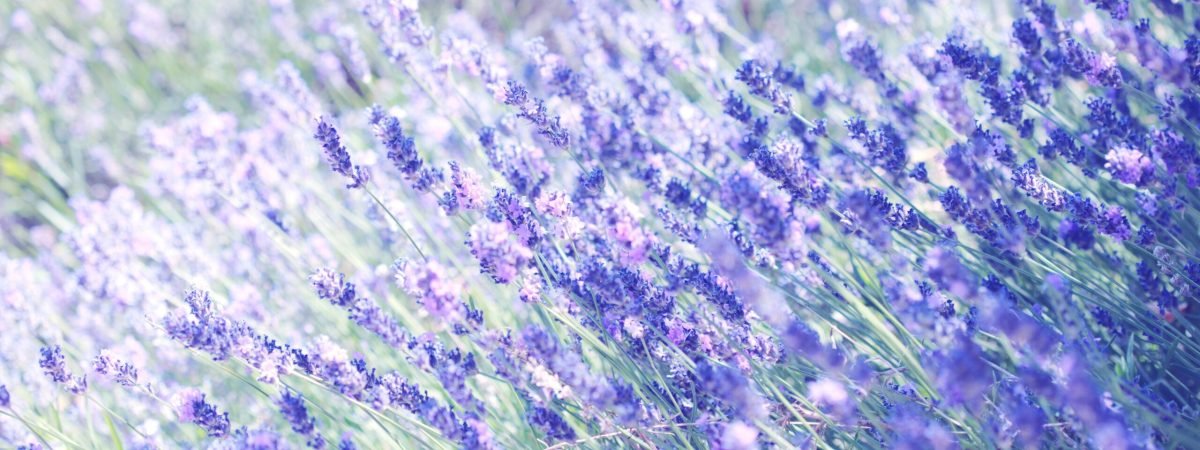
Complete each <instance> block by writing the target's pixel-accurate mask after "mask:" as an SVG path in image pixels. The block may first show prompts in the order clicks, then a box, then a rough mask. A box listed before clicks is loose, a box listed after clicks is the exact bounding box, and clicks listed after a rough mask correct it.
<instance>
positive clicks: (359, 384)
mask: <svg viewBox="0 0 1200 450" xmlns="http://www.w3.org/2000/svg"><path fill="white" fill-rule="evenodd" d="M308 354H309V364H311V366H312V373H313V375H316V376H318V377H321V378H322V379H324V380H325V381H326V382H327V383H329V384H331V385H333V387H334V388H336V389H337V390H338V392H341V393H342V394H343V395H346V396H349V397H353V398H358V395H359V394H360V393H361V392H362V390H363V388H365V387H366V386H367V377H366V375H364V374H363V373H362V372H360V371H359V370H358V369H356V368H355V367H354V366H353V365H352V364H351V362H350V354H349V353H346V350H345V349H343V348H342V347H339V346H338V345H337V344H335V343H334V342H333V341H332V340H330V339H329V337H327V336H320V337H318V338H317V339H316V340H315V341H314V342H313V345H312V347H311V348H309V351H308Z"/></svg>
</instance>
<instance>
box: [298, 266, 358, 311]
mask: <svg viewBox="0 0 1200 450" xmlns="http://www.w3.org/2000/svg"><path fill="white" fill-rule="evenodd" d="M308 281H309V282H310V283H312V286H313V288H314V289H316V290H317V296H318V297H321V299H322V300H328V301H329V302H330V303H333V304H334V305H335V306H340V307H343V308H345V307H349V306H352V305H354V301H355V299H357V298H358V297H357V294H356V293H355V288H354V283H347V282H346V276H345V275H342V274H341V273H339V272H337V271H334V270H332V269H329V268H325V267H322V268H320V269H317V271H316V272H313V274H312V275H310V276H309V277H308Z"/></svg>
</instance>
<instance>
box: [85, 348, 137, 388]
mask: <svg viewBox="0 0 1200 450" xmlns="http://www.w3.org/2000/svg"><path fill="white" fill-rule="evenodd" d="M92 368H93V370H95V371H96V373H98V374H100V375H106V376H110V377H112V379H113V380H115V381H116V382H117V383H118V384H120V385H122V386H125V387H133V386H135V385H137V382H138V370H137V368H136V367H134V366H133V364H130V363H128V362H125V361H121V360H119V359H114V358H112V357H111V356H109V355H108V354H107V353H106V352H102V353H100V354H99V355H96V359H95V360H94V361H93V362H92Z"/></svg>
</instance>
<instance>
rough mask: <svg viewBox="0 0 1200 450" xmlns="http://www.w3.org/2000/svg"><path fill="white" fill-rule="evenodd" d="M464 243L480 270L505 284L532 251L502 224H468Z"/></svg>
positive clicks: (522, 266) (525, 261) (524, 262)
mask: <svg viewBox="0 0 1200 450" xmlns="http://www.w3.org/2000/svg"><path fill="white" fill-rule="evenodd" d="M467 246H468V247H470V248H471V254H472V255H475V259H476V260H478V261H479V266H480V269H481V271H482V272H483V273H485V274H487V275H489V276H491V277H492V280H495V281H496V282H497V283H501V284H507V283H509V282H511V281H512V280H513V279H515V278H516V277H517V275H518V274H519V273H520V272H521V269H523V268H525V266H526V265H527V264H529V261H530V260H531V259H533V251H532V250H530V249H529V247H526V246H525V244H523V243H521V242H518V241H517V240H516V239H514V236H513V234H512V233H511V232H510V231H509V230H508V227H507V226H505V225H504V224H502V223H495V222H480V223H477V224H475V225H473V226H471V231H470V233H469V234H468V236H467Z"/></svg>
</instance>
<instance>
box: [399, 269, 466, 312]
mask: <svg viewBox="0 0 1200 450" xmlns="http://www.w3.org/2000/svg"><path fill="white" fill-rule="evenodd" d="M396 269H397V270H396V282H397V283H399V284H400V288H401V289H404V292H406V293H408V295H410V296H412V297H413V298H414V299H416V301H417V303H420V304H421V306H422V307H424V308H425V310H426V311H428V312H429V314H430V315H432V316H433V317H436V318H438V319H441V320H449V321H457V320H461V319H462V318H463V317H462V316H463V314H464V313H465V311H464V310H463V306H465V305H463V303H462V300H460V299H459V295H461V294H462V284H461V283H459V282H458V281H457V280H455V279H453V278H451V277H449V276H447V275H446V268H445V267H444V266H442V265H441V264H439V263H438V262H437V261H429V262H426V263H420V264H418V263H411V262H401V263H400V264H398V266H397V268H396Z"/></svg>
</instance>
